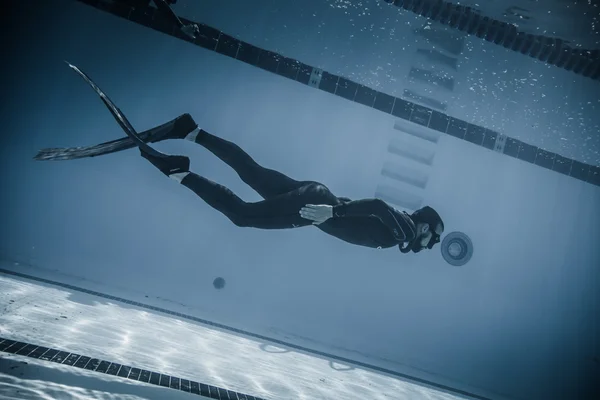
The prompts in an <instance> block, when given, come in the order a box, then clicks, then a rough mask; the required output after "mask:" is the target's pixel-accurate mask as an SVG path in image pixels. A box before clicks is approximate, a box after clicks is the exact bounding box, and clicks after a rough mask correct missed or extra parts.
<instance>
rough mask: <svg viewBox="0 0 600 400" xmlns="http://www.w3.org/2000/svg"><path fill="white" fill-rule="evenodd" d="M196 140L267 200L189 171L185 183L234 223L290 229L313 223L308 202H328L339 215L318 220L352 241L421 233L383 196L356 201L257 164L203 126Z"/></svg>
mask: <svg viewBox="0 0 600 400" xmlns="http://www.w3.org/2000/svg"><path fill="white" fill-rule="evenodd" d="M196 143H198V144H200V145H202V146H204V147H205V148H206V149H208V150H209V151H210V152H212V153H213V154H215V155H216V156H217V157H219V158H220V159H221V160H223V161H224V162H225V163H227V164H228V165H229V166H231V167H232V168H233V169H234V170H235V171H236V172H237V174H238V175H239V176H240V178H241V179H242V180H243V181H244V182H245V183H246V184H248V185H249V186H250V187H252V188H253V189H254V190H255V191H256V192H258V194H260V195H261V196H262V197H263V198H264V199H265V200H263V201H259V202H255V203H247V202H244V201H243V200H242V199H240V198H239V197H238V196H236V195H235V194H234V193H233V192H232V191H231V190H229V189H228V188H226V187H224V186H222V185H219V184H217V183H215V182H212V181H210V180H208V179H206V178H204V177H202V176H199V175H197V174H194V173H191V172H190V173H189V174H188V175H187V176H186V177H185V178H184V179H183V180H182V181H181V183H182V184H183V185H185V186H186V187H188V188H189V189H191V190H193V191H194V192H195V193H196V194H197V195H198V196H200V197H201V198H202V199H203V200H204V201H205V202H206V203H208V204H209V205H210V206H212V207H213V208H215V209H216V210H218V211H220V212H221V213H223V214H224V215H225V216H227V217H228V218H229V219H230V220H231V221H232V222H233V223H234V224H236V225H237V226H242V227H253V228H260V229H288V228H297V227H302V226H308V225H312V221H310V220H307V219H305V218H302V217H301V216H300V214H299V211H300V209H301V208H302V207H304V206H305V205H306V204H328V205H331V206H334V207H333V213H334V217H333V218H330V219H328V220H327V221H325V222H324V223H322V224H319V225H315V226H317V227H318V228H319V229H320V230H322V231H323V232H325V233H328V234H330V235H332V236H335V237H337V238H339V239H341V240H344V241H346V242H349V243H352V244H356V245H360V246H367V247H373V248H388V247H392V246H395V245H398V244H400V243H403V242H407V241H410V240H412V239H413V238H414V237H415V226H414V223H413V222H412V220H411V219H410V218H409V216H408V214H406V213H404V212H400V211H398V210H396V209H394V208H393V207H391V206H389V205H388V204H386V203H385V202H384V201H382V200H379V199H365V200H356V201H351V200H350V199H348V198H344V197H337V196H335V195H334V194H333V193H331V191H330V190H329V189H328V188H327V187H326V186H325V185H323V184H321V183H319V182H314V181H296V180H294V179H292V178H290V177H288V176H286V175H284V174H282V173H280V172H277V171H274V170H271V169H267V168H264V167H262V166H260V165H259V164H257V163H256V162H255V161H254V160H253V159H252V158H251V157H250V156H249V155H248V154H247V153H246V152H244V151H243V150H242V149H241V148H240V147H239V146H237V145H236V144H234V143H231V142H229V141H226V140H224V139H221V138H219V137H217V136H214V135H211V134H210V133H208V132H206V131H204V130H201V131H200V132H199V134H198V135H197V137H196Z"/></svg>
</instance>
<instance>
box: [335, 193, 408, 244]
mask: <svg viewBox="0 0 600 400" xmlns="http://www.w3.org/2000/svg"><path fill="white" fill-rule="evenodd" d="M333 217H334V218H344V217H376V218H378V219H379V220H380V221H381V222H382V223H383V224H384V225H385V226H386V227H388V228H389V229H390V231H391V232H392V234H393V235H394V238H395V239H396V240H398V241H399V242H404V241H408V240H412V239H413V238H414V237H415V234H416V232H415V227H414V223H413V222H412V221H410V218H409V217H408V216H407V215H406V214H404V213H399V212H397V211H396V210H394V209H393V208H392V207H390V206H389V205H387V203H386V202H385V201H383V200H380V199H364V200H354V201H349V202H347V203H344V204H339V205H337V206H333Z"/></svg>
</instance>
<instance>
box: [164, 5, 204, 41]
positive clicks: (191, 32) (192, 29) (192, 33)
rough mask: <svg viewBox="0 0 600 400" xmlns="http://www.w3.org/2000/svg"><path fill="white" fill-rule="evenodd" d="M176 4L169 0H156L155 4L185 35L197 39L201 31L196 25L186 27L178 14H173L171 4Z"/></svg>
mask: <svg viewBox="0 0 600 400" xmlns="http://www.w3.org/2000/svg"><path fill="white" fill-rule="evenodd" d="M172 3H175V2H174V1H168V0H154V4H156V8H158V10H159V11H160V12H161V13H162V14H163V15H164V16H165V17H166V18H168V19H169V20H170V21H171V22H172V23H173V24H174V25H175V26H177V28H179V29H180V30H181V31H182V32H183V33H185V34H186V35H188V36H189V37H190V38H192V39H196V36H197V35H198V34H199V33H200V29H199V28H198V25H196V24H188V25H184V23H183V22H181V20H180V19H179V17H178V16H177V14H175V13H174V12H173V10H172V9H171V7H170V4H172Z"/></svg>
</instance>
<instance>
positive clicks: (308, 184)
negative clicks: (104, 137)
mask: <svg viewBox="0 0 600 400" xmlns="http://www.w3.org/2000/svg"><path fill="white" fill-rule="evenodd" d="M69 66H70V67H71V68H72V69H74V70H75V71H76V72H77V73H78V74H79V75H80V76H81V77H83V78H84V79H85V80H86V81H87V82H88V83H89V84H90V86H92V88H93V89H94V90H95V91H96V93H98V95H100V98H101V99H102V101H103V102H104V104H105V105H106V106H107V107H108V109H109V111H110V112H111V113H112V114H113V116H114V117H115V119H116V121H117V122H118V123H119V125H120V126H121V128H123V130H124V131H125V133H126V134H127V136H129V138H130V139H131V140H132V141H133V142H134V144H135V145H137V146H138V147H139V150H140V154H141V156H142V157H143V158H145V159H146V160H148V161H149V162H150V163H152V165H154V166H155V167H156V168H158V169H159V170H160V171H161V172H162V173H163V174H165V175H166V176H168V177H169V178H172V179H174V180H175V181H177V182H179V183H180V184H182V185H183V186H185V187H187V188H189V189H190V190H192V191H193V192H194V193H196V194H197V195H198V196H199V197H200V198H202V200H204V201H205V202H206V203H207V204H208V205H210V206H211V207H212V208H214V209H215V210H217V211H219V212H221V213H222V214H224V215H225V216H226V217H227V218H229V220H230V221H231V222H233V223H234V224H235V225H237V226H240V227H250V228H258V229H290V228H300V227H304V226H310V225H314V226H316V227H317V228H319V229H320V230H321V231H323V232H325V233H327V234H329V235H331V236H334V237H336V238H338V239H341V240H343V241H345V242H348V243H351V244H355V245H359V246H366V247H371V248H378V249H383V248H390V247H394V246H398V247H399V249H400V251H401V252H403V253H408V252H409V251H413V252H414V253H418V252H420V251H421V250H423V249H431V248H432V247H433V246H434V245H435V244H436V243H439V241H440V235H441V234H442V233H443V231H444V223H443V221H442V219H441V217H440V216H439V214H438V213H437V212H436V211H435V210H434V209H433V208H431V207H429V206H425V207H422V208H420V209H419V210H416V211H415V212H413V213H412V214H410V215H409V214H408V213H406V212H404V211H402V212H401V211H398V210H396V209H395V208H394V207H392V206H390V205H389V204H387V203H386V202H385V201H383V200H381V199H376V198H370V199H361V200H351V199H349V198H347V197H338V196H336V195H334V194H333V193H332V192H331V191H330V190H329V188H327V186H325V185H324V184H322V183H320V182H316V181H297V180H295V179H292V178H290V177H288V176H286V175H284V174H283V173H281V172H278V171H275V170H272V169H268V168H265V167H263V166H261V165H259V164H258V163H257V162H256V161H254V159H252V157H250V155H248V154H247V153H246V152H245V151H244V150H242V149H241V148H240V147H239V146H238V145H236V144H235V143H232V142H229V141H227V140H225V139H222V138H219V137H217V136H215V135H213V134H211V133H209V132H207V131H205V130H203V129H200V128H199V127H198V125H197V124H196V122H195V121H194V120H193V118H192V117H191V116H190V115H189V114H183V115H181V116H180V117H178V118H177V119H176V120H175V122H174V123H173V124H169V125H164V126H169V128H168V130H166V131H165V132H164V133H163V134H162V135H161V136H160V137H159V138H155V139H154V140H152V142H158V141H162V140H167V139H184V140H188V141H191V142H194V143H197V144H199V145H201V146H203V147H205V148H206V149H207V150H209V151H210V152H211V153H213V154H214V155H215V156H217V157H218V158H219V159H221V160H222V161H223V162H225V163H226V164H227V165H229V166H230V167H231V168H233V170H234V171H235V172H236V173H237V174H238V175H239V177H240V178H241V179H242V181H243V182H245V183H246V184H247V185H249V186H250V187H251V188H252V189H254V190H255V191H256V192H257V193H258V194H259V195H260V196H261V197H262V198H263V199H264V200H261V201H258V202H252V203H250V202H245V201H243V200H242V199H241V198H239V197H238V196H237V195H235V193H233V192H232V191H231V190H229V189H228V188H226V187H225V186H222V185H220V184H218V183H215V182H213V181H211V180H209V179H207V178H205V177H203V176H200V175H198V174H196V173H194V172H191V171H190V159H189V158H188V157H185V156H180V155H167V154H163V153H161V152H159V151H157V150H155V149H154V148H152V147H151V146H149V145H148V143H146V142H145V141H144V140H142V139H141V138H140V137H139V136H138V133H137V132H136V131H135V130H134V128H133V127H132V125H131V124H130V123H129V121H128V120H127V118H126V117H125V116H124V115H123V113H122V112H121V111H120V110H119V109H118V108H117V107H116V106H115V105H114V104H113V103H112V101H111V100H110V99H109V98H108V97H107V96H106V95H105V94H104V93H103V92H102V91H101V90H100V89H99V88H98V86H96V84H95V83H93V82H92V81H91V79H90V78H89V77H88V76H87V75H86V74H85V73H84V72H82V71H81V70H80V69H79V68H77V67H76V66H74V65H71V64H69Z"/></svg>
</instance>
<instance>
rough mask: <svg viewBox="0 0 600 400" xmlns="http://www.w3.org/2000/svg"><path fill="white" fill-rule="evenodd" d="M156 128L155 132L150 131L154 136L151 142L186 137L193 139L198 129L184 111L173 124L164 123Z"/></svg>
mask: <svg viewBox="0 0 600 400" xmlns="http://www.w3.org/2000/svg"><path fill="white" fill-rule="evenodd" d="M156 130H157V131H156V132H155V133H152V136H153V138H154V139H153V140H152V142H161V141H163V140H168V139H188V140H191V141H194V140H195V137H196V136H197V135H198V132H199V130H200V129H199V128H198V124H196V121H194V119H193V118H192V116H191V115H190V114H187V113H186V114H183V115H181V116H180V117H178V118H177V119H176V120H175V123H174V124H168V125H167V124H165V125H164V126H160V127H158V128H156ZM159 130H160V131H159Z"/></svg>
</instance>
